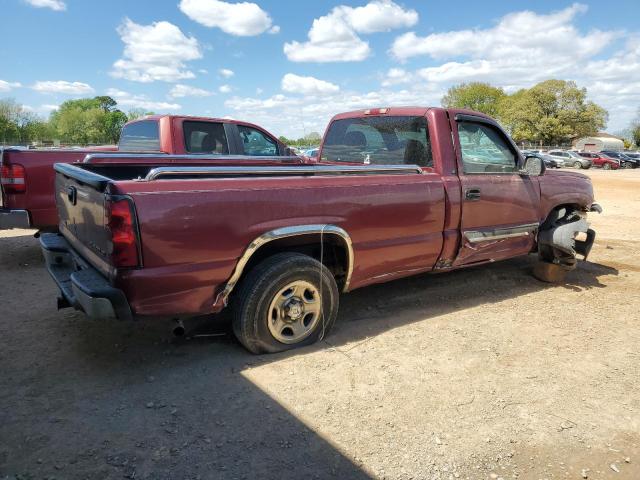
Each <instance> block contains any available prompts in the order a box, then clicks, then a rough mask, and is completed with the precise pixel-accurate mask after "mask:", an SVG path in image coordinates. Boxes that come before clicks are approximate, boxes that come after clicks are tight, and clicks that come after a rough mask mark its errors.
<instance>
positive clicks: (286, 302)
mask: <svg viewBox="0 0 640 480" xmlns="http://www.w3.org/2000/svg"><path fill="white" fill-rule="evenodd" d="M321 314H322V298H320V292H319V291H318V289H317V288H316V287H315V285H313V284H311V283H309V282H306V281H304V280H296V281H295V282H291V283H289V284H287V285H286V286H285V287H284V288H281V289H280V290H279V291H278V292H277V293H276V294H275V296H274V297H273V300H271V303H270V304H269V310H268V311H267V325H268V326H269V332H271V335H273V338H275V339H276V340H277V341H279V342H281V343H287V344H291V343H298V342H300V341H302V340H304V339H305V338H307V337H308V336H309V335H310V334H311V332H313V329H314V328H315V326H316V325H317V324H318V321H320V316H321Z"/></svg>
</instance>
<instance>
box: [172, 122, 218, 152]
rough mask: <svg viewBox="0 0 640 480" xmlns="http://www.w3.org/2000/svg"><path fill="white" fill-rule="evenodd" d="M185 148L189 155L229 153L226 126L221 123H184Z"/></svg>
mask: <svg viewBox="0 0 640 480" xmlns="http://www.w3.org/2000/svg"><path fill="white" fill-rule="evenodd" d="M182 130H183V133H184V148H185V150H186V151H187V152H189V153H217V154H225V153H229V145H228V143H227V135H226V134H225V133H224V125H222V123H219V122H189V121H187V122H183V123H182Z"/></svg>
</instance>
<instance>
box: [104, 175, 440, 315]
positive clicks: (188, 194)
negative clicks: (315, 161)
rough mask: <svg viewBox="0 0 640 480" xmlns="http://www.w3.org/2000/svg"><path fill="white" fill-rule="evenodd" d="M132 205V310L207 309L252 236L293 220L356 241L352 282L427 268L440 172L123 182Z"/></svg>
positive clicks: (128, 278)
mask: <svg viewBox="0 0 640 480" xmlns="http://www.w3.org/2000/svg"><path fill="white" fill-rule="evenodd" d="M117 187H118V189H119V190H121V192H120V193H126V194H128V195H130V196H131V197H132V198H133V200H134V202H135V205H136V210H137V215H138V220H139V225H140V232H141V239H142V250H143V252H142V253H143V261H144V268H141V269H138V270H131V271H128V272H123V273H122V274H121V275H120V277H119V282H120V285H119V286H120V287H121V288H123V289H124V290H125V292H127V294H128V297H129V301H130V302H131V305H132V307H133V309H134V311H135V312H136V313H137V314H138V315H167V314H177V313H183V314H197V313H207V312H210V311H211V310H212V306H213V303H214V299H215V294H216V292H217V291H218V289H219V287H220V286H221V285H222V284H223V283H224V282H225V281H226V280H227V279H228V278H229V277H230V275H231V273H232V271H233V268H234V267H235V264H236V262H237V260H238V258H239V257H240V256H241V254H242V253H243V252H244V250H245V249H246V247H247V246H248V245H249V243H250V242H251V241H252V240H254V239H255V238H257V237H258V236H260V235H262V234H263V233H265V232H267V231H270V230H273V229H276V228H279V227H283V226H291V225H306V224H325V223H326V224H334V225H338V226H340V227H342V228H344V229H345V230H346V231H347V232H348V233H349V235H350V236H351V240H352V242H353V248H354V270H353V276H352V281H351V288H352V289H353V288H357V287H361V286H364V285H367V284H370V283H376V282H379V281H384V280H388V279H390V278H396V277H400V276H404V275H409V274H411V273H415V272H416V271H420V270H429V269H431V268H432V267H433V265H434V263H435V262H436V260H437V258H438V256H439V254H440V252H441V248H442V231H443V227H444V222H445V204H444V187H443V184H442V180H441V178H440V176H439V175H437V174H424V175H422V174H413V175H371V176H367V175H362V176H346V177H326V176H325V177H306V178H303V177H288V178H276V177H272V178H262V179H248V178H237V179H219V180H157V181H154V182H120V183H118V184H117Z"/></svg>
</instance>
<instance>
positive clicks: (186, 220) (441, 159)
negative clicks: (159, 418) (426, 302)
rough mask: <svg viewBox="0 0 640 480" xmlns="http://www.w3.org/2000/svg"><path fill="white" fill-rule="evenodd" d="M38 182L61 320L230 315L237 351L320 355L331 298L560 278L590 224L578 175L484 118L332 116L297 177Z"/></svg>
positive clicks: (587, 241) (204, 169)
mask: <svg viewBox="0 0 640 480" xmlns="http://www.w3.org/2000/svg"><path fill="white" fill-rule="evenodd" d="M55 170H56V172H57V175H56V201H57V206H58V212H59V214H60V225H59V228H60V234H47V235H43V236H42V237H41V246H42V249H43V252H44V256H45V259H46V263H47V266H48V269H49V272H50V274H51V275H52V277H53V278H54V280H55V281H56V283H57V284H58V286H59V288H60V291H61V296H60V298H59V306H60V307H75V308H78V309H81V310H83V311H84V312H86V314H87V315H88V316H89V317H94V318H113V317H115V318H119V319H123V320H128V319H132V318H134V317H165V318H176V319H179V318H184V317H189V316H195V315H202V314H211V313H215V312H219V311H220V310H222V309H223V308H224V307H225V306H227V305H229V306H230V308H232V310H233V312H232V313H233V327H234V331H235V333H236V335H237V337H238V339H239V340H240V342H241V343H242V344H243V345H244V346H245V347H246V348H247V349H249V350H250V351H251V352H254V353H259V352H275V351H281V350H285V349H289V348H293V347H297V346H300V345H307V344H310V343H313V342H315V341H317V340H319V339H321V338H322V337H323V336H324V335H325V334H326V333H327V332H328V331H329V329H330V328H331V326H332V325H333V323H334V322H335V319H336V314H337V311H338V292H339V291H342V292H348V291H351V290H354V289H356V288H360V287H364V286H367V285H371V284H374V283H380V282H386V281H389V280H393V279H397V278H401V277H406V276H409V275H414V274H417V273H421V272H444V271H448V270H452V269H456V268H461V267H467V266H473V265H479V264H483V263H488V262H494V261H497V260H503V259H507V258H511V257H515V256H518V255H526V254H528V253H530V252H538V255H539V258H540V264H542V265H545V266H546V267H547V268H551V269H560V270H563V271H564V270H570V269H572V268H574V267H575V264H576V255H577V254H581V255H582V256H584V257H585V258H586V256H587V255H588V253H589V249H590V248H591V245H592V244H593V241H594V236H595V233H594V232H593V231H592V230H591V229H589V228H588V225H587V223H586V218H585V217H586V213H587V212H589V211H598V212H599V211H600V210H601V209H600V207H599V206H598V205H597V204H595V203H594V199H593V189H592V186H591V182H590V180H589V178H588V177H586V176H584V175H582V174H580V173H577V172H556V171H553V172H551V171H549V172H545V168H544V164H543V163H542V161H541V160H540V159H539V158H537V157H526V158H523V157H522V156H521V154H520V153H519V150H518V148H517V147H516V145H515V144H514V143H513V141H512V140H511V139H510V138H509V137H508V135H506V134H505V132H504V131H503V130H502V129H501V128H500V126H499V125H498V124H497V123H496V122H495V121H494V120H492V119H491V118H488V117H487V116H485V115H482V114H480V113H475V112H470V111H463V110H447V109H442V108H417V107H412V108H408V107H407V108H385V109H372V110H365V111H362V110H360V111H355V112H349V113H343V114H340V115H337V116H336V117H334V118H333V119H332V120H331V122H330V124H329V126H328V128H327V131H326V133H325V137H324V139H323V143H322V145H321V149H320V154H319V160H318V162H317V163H316V164H313V165H284V164H281V165H270V166H244V165H230V166H181V165H172V166H167V165H162V164H157V165H154V164H152V162H151V163H150V164H147V165H144V166H140V165H138V166H133V167H132V166H130V165H128V164H121V165H114V164H112V163H106V162H105V163H100V162H95V163H83V164H76V165H68V164H57V165H56V166H55ZM581 232H582V235H580V238H581V240H577V239H576V236H577V235H578V234H579V233H581ZM585 234H586V235H585Z"/></svg>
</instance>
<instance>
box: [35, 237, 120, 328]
mask: <svg viewBox="0 0 640 480" xmlns="http://www.w3.org/2000/svg"><path fill="white" fill-rule="evenodd" d="M40 247H41V248H42V254H43V255H44V259H45V262H46V265H47V270H48V271H49V274H50V275H51V277H52V278H53V280H54V281H55V282H56V284H57V285H58V288H59V289H60V295H61V297H60V298H59V299H58V307H59V308H64V307H74V308H76V309H77V310H82V311H83V312H84V313H86V314H87V316H88V317H89V318H93V319H108V318H117V319H119V320H131V319H132V318H133V315H132V313H131V308H130V306H129V302H128V301H127V298H126V296H125V294H124V292H123V291H122V290H119V289H117V288H114V287H113V286H111V284H110V283H109V281H108V280H107V279H106V278H105V277H104V276H103V275H102V274H101V273H100V272H98V271H97V270H96V269H95V268H93V267H91V266H90V265H88V264H87V263H86V262H84V261H83V260H82V259H81V258H80V257H79V256H78V254H77V253H76V252H75V251H74V250H73V249H72V248H71V246H70V245H69V243H68V242H67V241H66V240H65V238H64V237H63V236H62V235H59V234H56V233H45V234H43V235H41V236H40Z"/></svg>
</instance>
